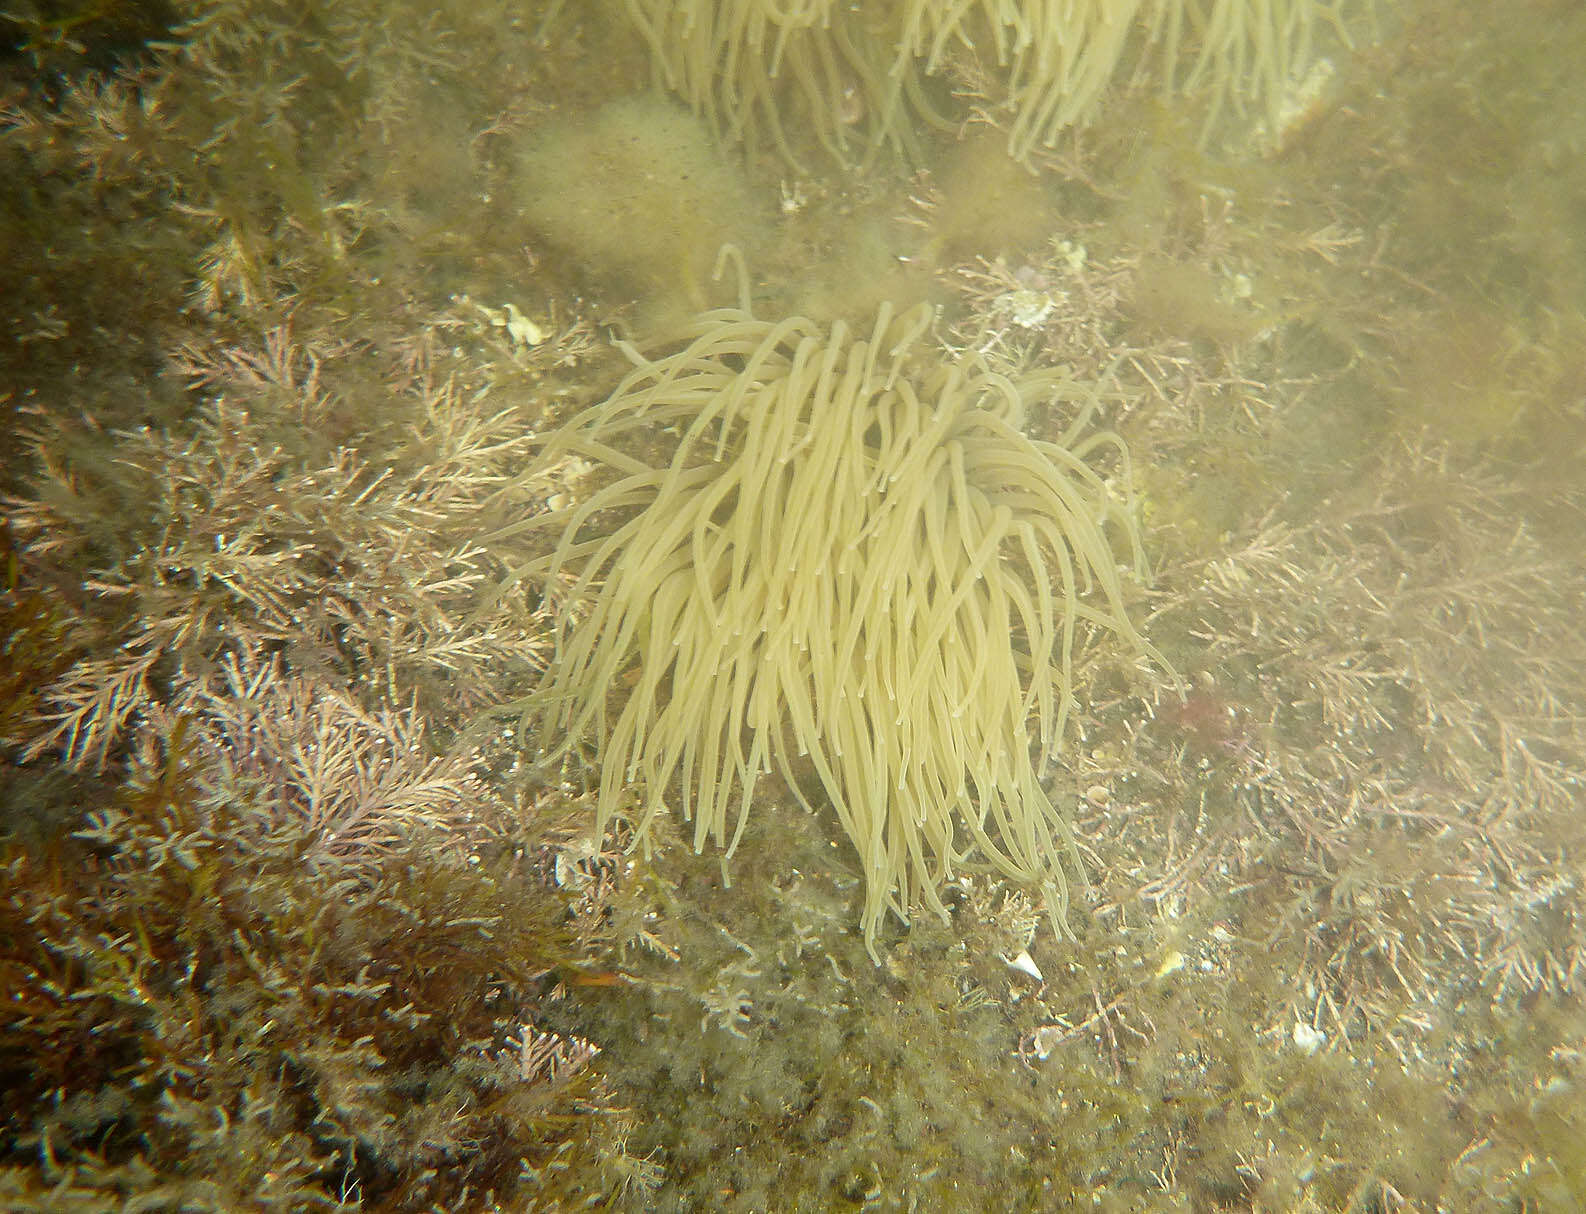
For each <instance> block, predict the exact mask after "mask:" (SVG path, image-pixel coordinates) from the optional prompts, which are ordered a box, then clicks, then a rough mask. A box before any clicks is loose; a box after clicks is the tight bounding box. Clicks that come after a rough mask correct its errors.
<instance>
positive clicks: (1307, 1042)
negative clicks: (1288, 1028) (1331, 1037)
mask: <svg viewBox="0 0 1586 1214" xmlns="http://www.w3.org/2000/svg"><path fill="white" fill-rule="evenodd" d="M1293 1036H1294V1044H1295V1045H1296V1046H1298V1047H1299V1050H1300V1053H1302V1054H1314V1053H1316V1051H1317V1050H1319V1049H1321V1048H1322V1046H1324V1045H1326V1044H1327V1034H1326V1033H1324V1032H1322V1030H1321V1029H1318V1028H1312V1027H1311V1026H1310V1025H1308V1024H1306V1023H1305V1021H1303V1020H1296V1021H1295V1022H1294V1033H1293Z"/></svg>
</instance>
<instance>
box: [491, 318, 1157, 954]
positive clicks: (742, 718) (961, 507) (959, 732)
mask: <svg viewBox="0 0 1586 1214" xmlns="http://www.w3.org/2000/svg"><path fill="white" fill-rule="evenodd" d="M744 294H745V299H744V301H743V303H742V306H740V307H737V308H723V309H718V310H715V311H710V312H706V313H704V314H703V315H701V316H700V317H698V318H697V320H696V321H695V322H694V323H693V325H692V327H691V328H690V330H689V331H688V332H687V333H686V334H685V335H684V340H685V342H686V344H684V345H683V346H682V348H681V349H678V350H676V352H674V353H670V354H666V355H665V356H663V357H658V358H654V359H651V358H647V357H644V356H642V355H640V354H639V353H638V352H637V351H635V350H633V349H631V348H629V349H628V351H627V353H628V355H629V357H630V359H631V360H632V361H633V362H634V364H635V366H634V369H633V370H632V371H631V372H630V373H629V374H628V376H627V377H626V378H625V379H624V380H623V381H622V382H621V383H620V384H619V385H618V386H617V388H616V390H615V391H614V392H613V393H612V394H611V396H610V397H608V398H607V399H606V400H605V401H604V402H603V403H601V404H598V405H595V406H594V407H592V408H589V409H587V410H585V411H584V412H582V413H580V414H578V415H577V416H575V417H573V418H572V419H571V420H569V421H568V422H566V424H565V425H563V426H561V427H560V428H559V429H557V430H555V431H553V432H551V433H549V434H547V435H545V436H544V439H543V447H542V450H541V454H540V456H539V459H538V461H537V463H536V465H535V467H534V468H533V469H531V470H530V472H529V474H528V475H529V476H535V475H539V474H541V473H542V472H543V470H544V469H546V468H549V467H550V466H552V465H553V464H555V463H556V462H557V461H562V460H565V459H567V458H568V457H570V456H577V457H579V458H581V459H583V460H585V461H588V462H591V463H593V464H595V465H597V466H599V467H602V468H604V469H605V476H604V477H603V478H602V480H601V484H600V487H599V488H597V489H595V490H594V491H593V492H591V493H590V494H589V495H588V496H587V497H585V498H584V500H582V501H581V502H578V503H577V504H575V505H569V506H565V507H562V508H559V509H553V510H547V511H546V512H544V513H542V514H539V515H536V516H533V517H531V518H528V519H526V520H523V521H521V522H518V523H516V524H514V525H512V526H509V527H507V528H506V529H504V530H503V531H502V532H500V533H499V534H498V536H497V537H496V538H497V539H498V540H503V539H507V538H510V537H513V536H522V535H524V534H526V533H534V532H540V531H548V532H550V533H551V534H552V535H553V536H554V544H552V543H550V542H547V543H546V544H545V545H544V546H545V547H548V548H550V551H548V552H547V553H545V554H544V555H543V556H540V557H538V558H535V559H532V560H530V561H528V562H526V563H524V564H522V565H521V566H520V567H518V568H516V569H514V570H513V571H512V572H511V573H510V575H509V576H508V577H507V578H506V579H505V580H504V582H503V584H502V589H503V590H504V591H506V590H510V589H511V588H512V587H514V586H517V585H519V584H520V583H522V582H523V581H524V580H539V579H556V580H558V581H559V582H560V583H561V584H562V585H563V586H564V587H567V586H570V587H571V589H570V591H567V592H566V593H568V599H567V602H566V605H565V608H564V610H562V611H561V612H560V613H559V620H560V622H559V624H558V631H557V634H556V656H555V660H554V662H553V663H552V664H551V665H550V667H549V668H548V670H547V671H546V673H545V676H544V679H543V682H542V684H541V685H540V687H539V688H538V689H537V691H536V692H535V693H534V694H533V695H532V696H530V697H528V699H526V700H524V701H523V702H521V703H519V704H517V705H514V706H512V709H513V710H514V711H517V712H521V713H523V714H524V715H523V720H524V721H525V722H526V721H527V720H529V719H530V718H531V717H533V718H537V719H538V721H539V725H540V734H541V742H542V745H543V747H544V749H545V751H546V754H547V757H548V759H550V760H552V761H554V760H556V759H557V758H558V757H559V756H565V755H566V754H567V753H568V752H569V751H570V750H571V749H572V748H573V747H574V746H576V745H578V744H579V742H580V741H581V740H582V739H584V738H586V737H587V736H589V735H591V734H593V735H594V736H595V737H596V739H597V740H598V741H599V743H600V745H601V747H602V773H601V784H600V792H599V798H598V810H597V829H598V830H600V831H604V830H605V828H606V827H607V825H608V824H609V823H610V821H611V820H612V817H613V815H614V814H616V813H617V812H618V811H619V808H621V807H623V806H624V798H625V792H626V790H627V789H629V788H630V787H633V788H636V789H637V790H638V793H637V795H638V797H639V800H638V807H637V809H636V811H635V817H634V824H635V830H636V836H637V840H638V841H639V842H640V843H641V844H643V843H644V841H645V840H646V838H647V835H648V832H649V830H650V828H651V827H652V825H653V823H654V822H655V820H656V818H657V816H658V815H662V814H667V813H676V814H679V815H681V817H682V819H683V820H685V821H691V822H692V824H693V841H694V846H695V849H696V850H702V849H703V848H704V847H705V845H706V844H707V843H714V844H715V845H717V846H720V847H724V848H725V849H726V854H727V855H728V856H730V855H731V854H732V852H733V850H734V848H736V847H737V845H738V843H739V840H740V838H741V837H742V834H743V829H744V824H745V823H746V821H747V820H748V817H749V815H750V813H751V811H752V807H753V802H754V792H755V786H756V781H757V780H758V778H759V777H760V776H761V775H762V774H764V773H766V772H769V771H772V770H775V771H776V772H778V773H779V774H780V775H781V777H782V778H783V779H784V780H785V781H786V783H787V784H788V786H789V787H790V788H791V789H792V790H793V792H794V794H795V795H796V796H797V797H798V799H799V800H800V802H801V803H803V804H804V806H805V807H806V809H811V810H813V809H814V808H815V807H816V806H818V805H821V804H823V803H824V804H829V805H830V807H831V810H832V811H833V812H835V813H836V815H837V818H838V820H839V821H840V822H841V824H842V827H843V829H844V830H845V831H846V832H847V834H848V836H849V838H851V839H852V840H853V845H854V847H855V849H856V850H857V852H858V855H859V860H860V863H861V865H862V868H863V874H864V910H863V913H862V926H863V929H864V934H865V942H866V946H867V947H868V948H869V949H870V951H871V953H872V955H873V956H874V955H876V933H877V929H878V927H879V925H880V923H881V921H882V918H883V916H884V914H885V912H886V911H887V910H888V909H889V908H890V909H891V910H893V911H895V912H896V913H897V914H898V916H899V917H900V918H903V919H905V920H906V919H907V917H908V915H909V912H910V910H911V909H912V908H913V907H915V906H917V905H920V904H923V905H925V906H927V907H929V908H931V909H932V910H934V911H936V912H937V913H939V914H943V915H945V914H946V911H945V909H944V907H943V904H942V901H941V898H940V896H939V893H938V891H939V890H940V889H941V888H942V886H943V884H944V882H946V881H948V880H949V879H950V878H952V877H953V876H954V874H955V873H956V872H958V871H959V870H960V869H961V868H967V867H973V868H977V869H990V870H992V871H995V872H997V873H1000V874H1002V875H1003V876H1005V877H1008V878H1010V879H1012V880H1014V881H1017V882H1021V883H1024V884H1026V885H1028V886H1030V887H1032V888H1034V889H1036V890H1039V891H1040V892H1041V893H1042V895H1044V897H1045V899H1046V904H1047V907H1048V909H1049V911H1050V914H1051V916H1052V918H1053V921H1054V923H1055V924H1056V925H1057V926H1058V928H1059V930H1063V924H1064V916H1065V911H1066V905H1067V898H1068V884H1067V871H1066V869H1067V867H1068V866H1069V863H1070V860H1071V858H1072V856H1073V853H1074V844H1073V836H1072V830H1071V827H1070V824H1069V821H1068V819H1067V817H1066V816H1065V815H1064V813H1063V812H1062V811H1060V810H1059V809H1058V808H1057V806H1055V805H1054V804H1053V801H1052V799H1051V798H1050V797H1049V796H1048V794H1047V793H1046V791H1045V790H1044V788H1043V787H1042V782H1041V774H1040V773H1041V771H1042V770H1043V768H1044V766H1045V765H1046V764H1047V762H1048V761H1049V760H1050V759H1051V757H1052V755H1053V753H1054V751H1055V750H1056V748H1057V747H1058V745H1059V742H1060V740H1061V738H1062V735H1063V732H1064V723H1065V720H1066V719H1067V717H1068V716H1069V713H1070V709H1071V706H1072V702H1073V694H1072V676H1073V661H1074V654H1075V647H1076V642H1077V639H1078V636H1079V635H1080V634H1082V633H1092V632H1097V631H1101V632H1108V633H1111V634H1114V635H1115V636H1116V637H1117V638H1118V639H1120V640H1121V641H1122V642H1123V643H1124V644H1125V645H1126V646H1128V647H1130V648H1131V649H1132V650H1134V651H1136V652H1138V653H1143V654H1146V655H1149V656H1151V657H1153V658H1155V657H1156V655H1155V651H1154V650H1152V648H1151V646H1150V645H1149V644H1148V643H1147V642H1146V641H1145V640H1144V639H1143V638H1142V637H1141V636H1140V635H1139V634H1138V633H1137V632H1136V630H1135V628H1134V627H1133V626H1132V625H1131V624H1130V622H1129V620H1128V618H1127V617H1126V615H1125V611H1124V597H1125V588H1124V584H1123V580H1122V578H1123V577H1125V576H1132V575H1127V574H1125V575H1121V574H1120V572H1119V557H1118V552H1117V551H1116V546H1117V545H1120V544H1121V545H1122V547H1123V549H1124V551H1125V554H1126V558H1127V561H1128V563H1129V564H1130V565H1132V566H1133V567H1134V569H1135V570H1137V571H1143V564H1144V562H1143V558H1142V556H1141V551H1140V542H1139V533H1138V530H1137V525H1136V522H1135V517H1134V511H1133V508H1132V503H1131V502H1130V500H1129V499H1128V497H1127V490H1126V489H1120V488H1114V486H1113V484H1112V483H1110V482H1109V481H1108V480H1104V479H1103V476H1102V475H1101V473H1100V472H1099V471H1098V470H1097V468H1096V467H1095V466H1094V462H1093V461H1095V460H1096V459H1098V458H1100V459H1103V460H1104V461H1106V462H1107V463H1108V464H1109V465H1110V466H1111V467H1112V469H1114V470H1115V471H1116V472H1118V473H1119V475H1118V477H1117V478H1116V479H1117V482H1118V483H1119V484H1120V485H1122V486H1127V485H1128V483H1129V477H1128V468H1127V455H1126V453H1125V451H1124V449H1123V445H1122V443H1121V442H1120V440H1119V439H1118V438H1117V437H1116V435H1114V434H1112V433H1110V432H1106V431H1101V432H1097V433H1093V434H1089V435H1086V434H1085V431H1086V428H1087V426H1088V425H1089V422H1090V419H1091V415H1092V413H1093V412H1094V410H1095V407H1096V404H1097V402H1098V399H1099V394H1098V391H1097V389H1095V388H1094V387H1092V386H1090V385H1086V384H1081V383H1076V382H1074V381H1073V380H1071V379H1068V378H1066V377H1065V376H1064V374H1063V373H1061V372H1058V371H1042V372H1037V373H1033V374H1028V375H1023V376H1021V377H1019V378H1010V377H1008V376H1005V375H1001V374H998V373H996V372H995V371H993V370H992V369H990V368H989V367H988V366H987V365H986V364H985V363H984V362H983V361H982V360H981V359H979V358H978V357H975V356H969V357H966V358H962V359H959V360H956V361H954V360H943V359H942V358H941V357H939V356H938V354H937V353H936V351H935V350H934V349H933V347H932V343H930V342H928V341H927V340H925V336H926V332H927V330H928V329H929V327H930V325H931V321H932V312H931V310H930V308H929V307H928V306H921V307H917V308H914V309H912V310H910V311H907V312H904V313H902V314H901V315H899V314H896V313H895V312H894V310H893V309H892V308H891V307H889V306H883V307H882V308H881V309H880V310H879V312H878V314H877V315H876V317H875V321H874V324H873V325H871V326H870V329H869V332H868V333H850V332H849V330H848V328H847V327H846V326H845V325H844V324H842V323H841V322H838V323H836V324H833V325H831V326H830V328H829V329H828V328H826V327H823V326H821V325H818V324H816V323H815V322H813V321H811V320H808V319H805V318H802V317H793V318H790V319H786V320H781V321H776V322H772V321H766V320H760V319H757V318H756V317H754V316H753V315H752V314H751V313H750V311H749V308H748V303H747V291H746V290H745V292H744ZM1048 402H1058V403H1060V404H1061V405H1063V406H1066V407H1068V408H1069V409H1070V410H1071V411H1072V415H1073V420H1072V424H1071V425H1070V427H1069V429H1068V432H1067V433H1066V434H1064V435H1063V437H1062V438H1061V439H1060V440H1059V441H1056V442H1044V441H1039V440H1037V439H1034V438H1031V437H1029V436H1027V435H1026V433H1025V430H1024V426H1025V422H1026V416H1027V414H1028V412H1029V411H1030V409H1031V407H1032V406H1033V405H1036V404H1037V403H1043V404H1044V403H1048ZM666 434H670V435H673V436H675V438H674V439H673V440H672V442H671V451H670V456H669V457H668V458H665V459H662V460H649V459H644V458H641V457H640V456H639V455H638V454H636V452H639V451H641V450H644V449H645V446H644V443H645V442H646V441H648V442H650V443H652V444H653V442H654V440H655V438H656V437H657V436H660V435H666ZM1157 660H1158V661H1159V662H1160V659H1159V658H1158V659H1157ZM622 688H626V690H625V691H620V690H614V689H622ZM608 695H610V696H611V697H612V699H613V700H616V701H620V704H621V707H620V709H617V710H616V712H615V719H614V720H613V719H611V715H610V710H609V709H608ZM525 727H526V726H525Z"/></svg>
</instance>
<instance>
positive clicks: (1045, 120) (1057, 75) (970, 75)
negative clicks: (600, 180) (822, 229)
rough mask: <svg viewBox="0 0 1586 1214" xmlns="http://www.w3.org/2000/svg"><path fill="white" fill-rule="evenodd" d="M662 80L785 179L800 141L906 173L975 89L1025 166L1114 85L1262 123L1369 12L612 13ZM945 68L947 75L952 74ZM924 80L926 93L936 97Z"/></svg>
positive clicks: (797, 9) (703, 8)
mask: <svg viewBox="0 0 1586 1214" xmlns="http://www.w3.org/2000/svg"><path fill="white" fill-rule="evenodd" d="M624 3H625V7H626V11H627V13H628V15H629V17H630V19H631V20H632V21H633V23H634V25H635V27H636V28H637V29H638V30H639V31H640V33H641V34H642V35H643V37H644V38H645V40H646V42H647V43H648V44H649V47H650V50H651V55H652V59H653V62H654V64H655V68H656V78H657V82H658V83H660V84H662V85H664V86H665V87H667V88H669V89H671V90H672V91H673V92H675V93H677V94H679V95H680V96H682V97H683V98H684V99H685V100H687V101H688V103H689V104H690V105H691V106H692V107H693V108H694V111H695V112H696V113H698V114H700V115H702V116H703V117H705V118H706V119H707V121H709V122H710V124H711V125H712V127H713V128H714V129H715V131H716V134H717V136H718V137H720V138H723V139H724V140H725V141H726V142H729V143H743V144H745V145H746V146H747V147H749V149H750V150H751V152H752V151H754V150H756V149H758V148H762V147H765V146H768V145H769V146H770V147H772V148H774V149H775V150H777V151H778V152H779V153H780V154H781V155H782V156H783V157H784V158H785V159H787V160H789V161H791V162H793V163H794V164H795V166H796V165H797V159H796V156H795V151H794V147H793V144H794V142H795V141H794V140H792V139H790V138H789V132H791V131H794V130H803V129H807V130H808V131H810V132H811V133H813V134H814V136H815V137H816V138H817V139H818V140H819V142H820V143H821V144H822V145H823V146H824V147H825V149H826V150H827V151H828V152H829V153H830V154H831V155H832V156H833V157H835V158H836V159H837V160H839V161H841V162H848V161H850V160H852V159H854V158H855V153H858V158H859V159H861V160H869V159H871V158H873V157H874V156H875V155H876V153H877V152H879V151H881V150H883V149H885V148H891V149H893V150H895V151H898V152H901V153H902V154H903V155H904V156H905V158H910V159H912V158H917V155H918V148H919V136H918V128H920V127H922V126H932V127H947V128H951V127H954V126H956V125H957V123H958V122H959V121H961V120H962V119H963V118H964V117H965V114H964V113H963V110H962V107H961V106H955V105H954V104H953V103H952V100H951V99H950V98H949V97H948V94H949V93H950V92H953V91H955V90H957V91H963V90H964V89H965V87H966V81H973V84H972V85H971V86H970V87H969V91H971V92H976V91H979V90H981V89H982V88H983V89H985V91H986V96H985V97H984V98H983V99H982V101H981V105H982V106H983V107H984V109H983V112H986V113H989V114H990V115H991V116H993V117H995V118H997V119H999V120H1002V121H1003V122H1004V123H1005V125H1006V127H1007V130H1008V149H1009V151H1010V152H1011V153H1012V154H1013V155H1014V156H1015V157H1017V158H1018V159H1021V160H1026V159H1028V158H1029V157H1030V155H1031V154H1032V153H1033V152H1034V151H1035V150H1036V149H1037V148H1038V147H1040V146H1043V145H1045V146H1050V145H1052V144H1053V143H1054V142H1055V141H1056V139H1057V138H1058V136H1059V135H1060V134H1062V132H1063V131H1065V130H1067V129H1069V128H1070V127H1073V126H1077V125H1081V124H1083V123H1085V122H1087V121H1088V120H1090V118H1092V117H1093V116H1094V115H1095V114H1096V112H1097V110H1098V109H1099V108H1100V105H1101V102H1102V99H1103V97H1104V96H1105V94H1106V92H1107V90H1108V89H1109V87H1111V86H1112V85H1113V84H1114V83H1116V82H1117V81H1118V79H1119V77H1120V76H1127V75H1130V74H1135V75H1139V76H1142V77H1144V78H1146V79H1150V80H1153V81H1154V82H1155V83H1156V84H1157V85H1158V86H1159V87H1161V88H1162V89H1163V91H1164V92H1165V93H1166V94H1167V95H1169V96H1170V97H1173V98H1174V99H1175V100H1176V102H1178V103H1190V104H1193V105H1195V106H1196V107H1197V108H1199V109H1200V110H1201V113H1202V124H1203V127H1204V129H1205V130H1206V131H1207V132H1209V131H1210V130H1211V129H1212V127H1213V126H1214V125H1215V124H1216V123H1217V122H1218V121H1219V120H1220V119H1221V118H1223V117H1226V116H1228V115H1230V114H1245V115H1249V116H1253V117H1259V118H1260V119H1261V121H1262V122H1263V123H1264V125H1265V127H1266V129H1267V130H1268V132H1269V133H1272V132H1276V131H1277V130H1278V129H1279V127H1280V126H1281V125H1282V124H1283V122H1284V121H1285V113H1286V110H1287V109H1289V108H1292V107H1293V106H1294V105H1296V104H1298V102H1297V97H1298V96H1299V95H1300V94H1301V93H1302V91H1303V84H1302V82H1303V79H1304V78H1305V77H1306V75H1307V73H1308V72H1309V71H1310V69H1312V68H1314V67H1316V66H1318V65H1319V64H1320V62H1321V56H1322V53H1323V52H1322V49H1321V47H1322V45H1323V43H1324V42H1325V41H1327V40H1328V39H1330V40H1331V41H1333V42H1334V43H1336V44H1339V45H1348V44H1349V42H1350V40H1351V36H1352V34H1351V31H1352V29H1354V28H1356V27H1358V26H1359V25H1361V24H1363V21H1362V17H1363V15H1364V14H1366V13H1369V12H1370V11H1371V9H1372V8H1373V0H883V2H878V3H866V4H853V3H848V2H846V0H624ZM955 65H956V66H955ZM932 78H938V81H937V83H936V84H934V85H933V84H931V83H930V82H931V81H932Z"/></svg>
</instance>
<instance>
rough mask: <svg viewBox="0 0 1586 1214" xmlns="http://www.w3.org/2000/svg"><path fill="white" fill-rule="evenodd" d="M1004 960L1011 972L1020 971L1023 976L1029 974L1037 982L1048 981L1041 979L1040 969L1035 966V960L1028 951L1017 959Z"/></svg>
mask: <svg viewBox="0 0 1586 1214" xmlns="http://www.w3.org/2000/svg"><path fill="white" fill-rule="evenodd" d="M1003 960H1004V961H1005V962H1007V964H1008V968H1009V969H1011V970H1018V971H1019V972H1020V973H1021V974H1028V975H1029V976H1030V977H1032V978H1034V979H1035V980H1036V981H1037V982H1045V981H1046V979H1045V978H1043V977H1041V970H1040V967H1039V966H1037V965H1036V964H1035V959H1034V958H1033V957H1031V956H1030V952H1029V950H1028V949H1026V950H1024V951H1023V952H1021V953H1020V954H1019V955H1018V956H1017V957H1004V958H1003Z"/></svg>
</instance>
